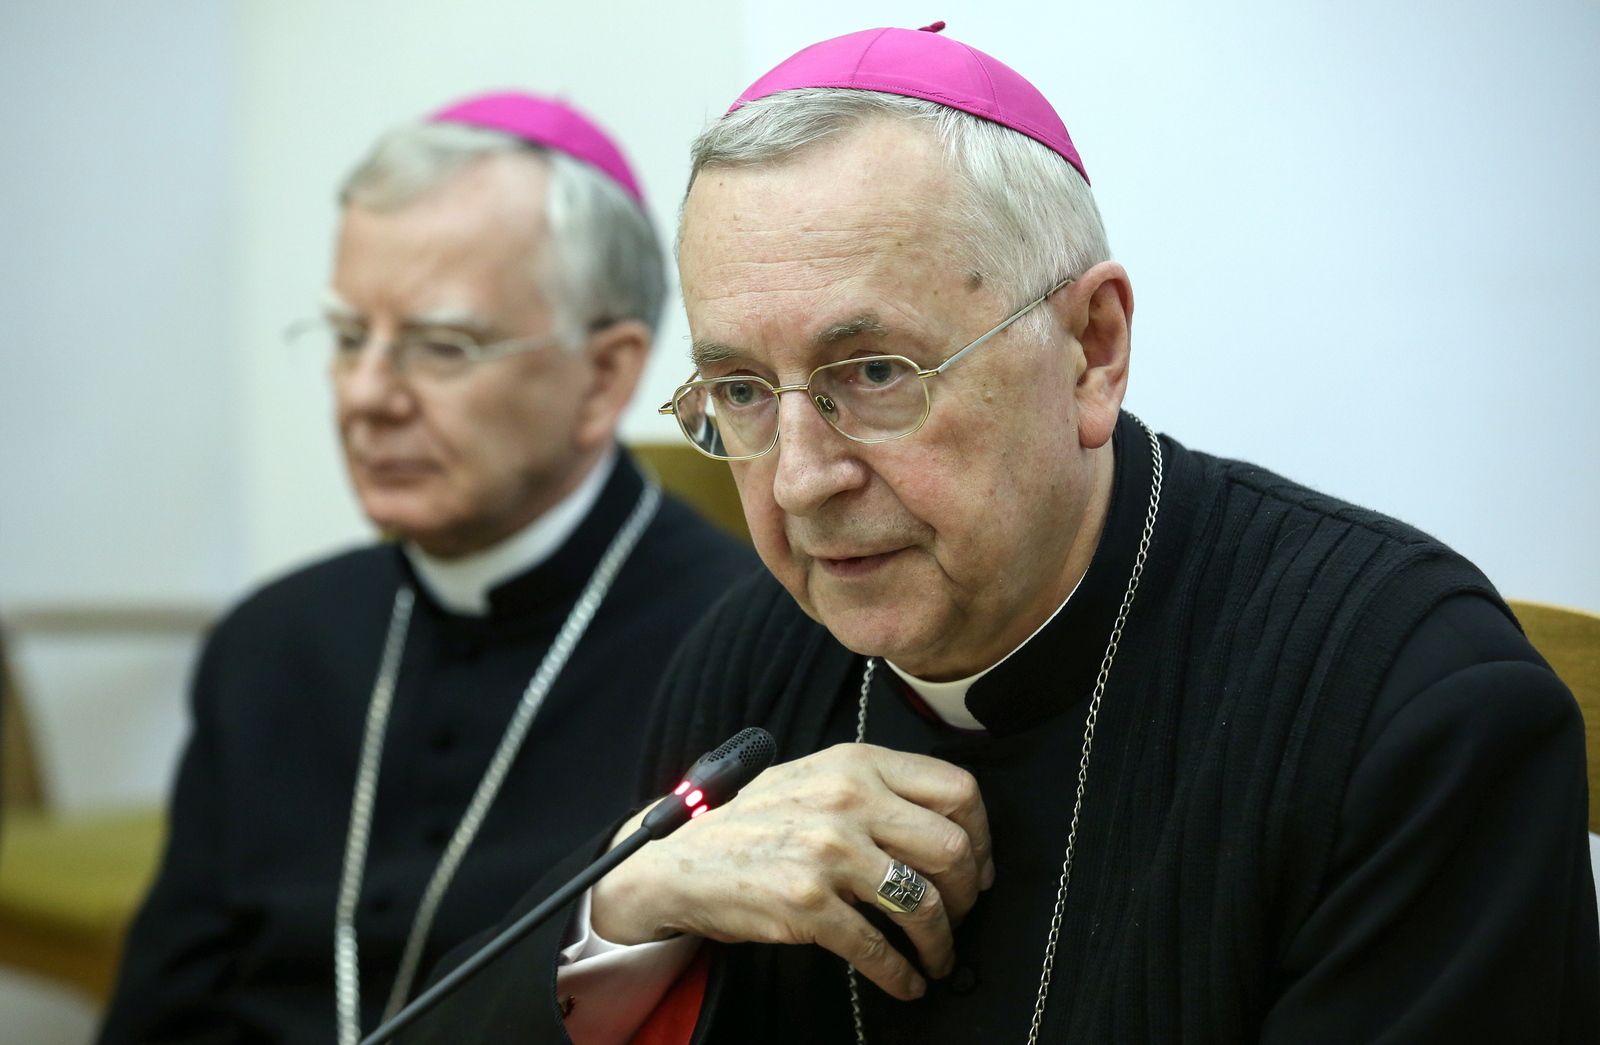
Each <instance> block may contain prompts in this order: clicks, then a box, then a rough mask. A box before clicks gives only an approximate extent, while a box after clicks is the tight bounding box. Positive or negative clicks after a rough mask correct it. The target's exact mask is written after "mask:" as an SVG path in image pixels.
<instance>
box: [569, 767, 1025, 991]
mask: <svg viewBox="0 0 1600 1045" xmlns="http://www.w3.org/2000/svg"><path fill="white" fill-rule="evenodd" d="M642 815H643V814H641V817H642ZM636 826H637V823H636V822H630V823H629V824H628V825H626V826H625V827H624V828H623V829H622V832H621V833H620V834H619V837H620V836H622V835H626V834H627V833H629V832H631V831H632V830H633V829H634V827H636ZM891 857H892V858H894V859H897V860H899V861H901V862H902V863H905V864H908V865H910V866H911V867H912V868H914V869H915V870H917V871H919V872H921V874H922V875H923V876H924V877H926V878H927V879H928V880H929V888H928V891H927V895H926V896H925V897H924V898H923V900H922V903H921V904H920V905H919V906H918V907H917V909H916V911H914V912H912V913H910V914H893V915H890V917H892V918H893V919H894V920H895V921H896V922H898V923H899V924H900V925H901V926H902V927H904V929H905V931H906V935H908V936H909V937H910V938H911V941H912V942H913V943H914V944H915V945H916V948H917V953H918V955H919V956H920V957H921V959H922V966H923V968H924V969H926V970H927V971H928V973H929V974H930V975H932V976H934V977H935V978H937V977H942V976H945V975H948V974H949V972H950V970H951V969H952V968H953V967H954V965H955V953H954V949H953V944H952V940H951V926H952V925H953V924H955V923H959V922H960V920H961V918H962V917H964V916H965V915H966V913H967V911H969V910H971V908H972V905H973V903H975V902H976V901H977V898H978V892H979V890H982V889H987V888H988V887H989V885H990V884H991V883H992V882H993V881H994V863H993V861H992V860H991V859H990V848H989V824H988V818H987V816H986V814H985V812H984V808H983V799H982V797H981V796H980V795H979V794H978V785H977V782H976V781H975V780H973V778H972V775H971V774H970V773H967V772H966V771H964V770H962V769H958V768H957V767H955V766H952V765H950V764H949V763H948V762H941V761H939V760H938V759H934V758H927V757H925V756H922V755H908V754H903V753H901V752H898V751H890V750H888V749H887V748H881V747H874V746H871V745H868V744H840V745H838V746H837V747H833V748H830V749H828V750H826V751H820V752H818V753H816V754H814V755H808V756H807V757H805V758H802V759H797V760H796V761H794V762H787V763H784V764H783V765H778V766H773V767H772V768H771V769H768V770H767V771H766V772H764V773H762V774H761V775H760V776H758V777H756V779H755V780H753V781H751V782H750V783H749V784H748V785H747V786H746V787H745V788H744V790H743V791H741V792H740V793H739V795H738V797H736V798H735V799H734V800H733V801H732V802H730V803H728V804H727V805H725V806H723V807H722V808H720V809H714V810H712V811H711V812H709V813H706V814H705V815H703V816H700V817H697V818H696V819H694V820H692V821H690V822H689V823H688V824H685V825H684V826H683V827H681V828H679V829H678V831H677V832H676V833H674V834H672V835H669V836H668V837H667V838H664V839H662V840H661V841H659V842H652V843H651V844H650V845H647V846H645V847H644V849H642V850H640V851H639V852H638V853H637V854H635V855H634V856H632V857H631V858H629V859H628V860H627V861H626V862H624V863H623V864H622V865H621V866H619V867H618V868H617V869H616V870H615V871H613V872H611V874H609V875H607V876H606V877H605V878H603V879H601V880H600V883H599V884H598V885H597V886H595V889H594V894H593V926H594V929H595V931H596V932H597V933H599V935H600V936H602V937H603V938H605V939H607V940H611V941H613V942H616V943H644V942H646V941H649V940H660V939H665V938H667V937H669V936H672V935H674V934H675V933H687V934H690V935H694V936H703V937H707V938H709V939H713V940H720V941H723V942H725V943H734V942H757V943H791V944H794V943H815V944H818V945H820V946H822V947H826V948H827V949H828V950H830V951H832V952H833V953H835V954H837V955H839V956H840V957H841V958H843V959H845V960H846V961H848V962H849V963H850V964H851V965H854V966H855V967H856V969H857V971H859V972H860V973H861V974H862V975H863V976H865V977H867V978H868V979H869V980H871V981H872V982H873V983H876V984H877V985H878V986H880V987H882V988H883V989H884V990H885V991H887V992H888V993H889V994H891V995H893V996H895V997H896V998H901V999H911V998H917V997H920V996H921V995H922V993H923V991H924V990H926V988H927V984H926V983H924V982H923V979H922V977H921V976H920V975H918V974H917V971H916V969H915V968H913V966H912V965H911V963H910V962H909V961H907V960H906V958H905V957H904V956H903V955H901V954H900V953H899V952H898V951H896V950H895V949H894V948H893V947H891V946H890V945H889V942H888V940H886V939H885V938H884V936H883V934H882V933H880V932H879V931H878V930H877V929H875V928H873V926H872V923H870V922H869V921H867V919H866V918H864V917H862V915H861V914H860V912H858V911H857V910H856V909H855V907H854V905H855V904H856V903H858V902H863V903H873V902H875V898H876V896H877V892H878V884H879V883H880V882H882V881H883V876H884V873H885V871H887V870H888V867H889V860H890V858H891Z"/></svg>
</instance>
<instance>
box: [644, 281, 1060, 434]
mask: <svg viewBox="0 0 1600 1045" xmlns="http://www.w3.org/2000/svg"><path fill="white" fill-rule="evenodd" d="M1071 282H1072V277H1070V276H1069V277H1067V278H1066V279H1063V280H1062V281H1061V282H1059V283H1057V284H1056V285H1055V286H1053V287H1051V288H1050V289H1049V290H1047V291H1045V292H1044V293H1043V294H1041V295H1039V296H1038V297H1037V298H1034V299H1033V300H1032V301H1030V302H1028V303H1027V304H1026V305H1024V306H1022V307H1021V308H1019V309H1017V311H1015V312H1013V313H1012V314H1011V315H1009V316H1007V317H1006V318H1005V319H1003V320H1001V321H1000V323H998V324H997V325H996V326H995V327H994V328H993V329H991V330H989V331H988V332H986V333H985V334H984V335H983V336H982V337H979V338H978V339H977V340H976V341H974V342H972V343H971V344H969V345H967V346H966V347H965V348H963V349H961V350H960V351H959V352H957V353H955V354H954V355H952V356H950V358H948V359H946V360H945V361H944V362H943V363H940V364H939V365H938V366H936V367H932V368H929V369H922V368H920V367H918V366H917V364H916V363H914V362H912V361H911V360H909V359H907V358H906V357H905V356H890V355H884V356H862V357H859V358H856V359H841V360H839V361H838V362H837V363H824V364H823V365H822V366H819V367H817V368H816V369H815V370H813V371H811V375H810V376H809V377H807V378H806V382H805V384H803V385H773V384H772V383H771V382H769V381H767V380H765V379H763V378H759V377H755V376H752V375H748V374H735V375H733V376H731V377H711V378H705V379H704V380H700V381H690V382H689V383H688V384H685V385H682V386H680V387H679V388H678V390H677V391H676V392H674V393H672V399H671V401H670V402H667V403H666V404H664V405H663V406H662V407H661V413H663V414H672V415H673V416H675V417H677V419H678V427H679V428H680V429H682V430H683V434H684V437H685V438H686V439H688V440H689V443H690V445H692V446H693V447H694V448H695V449H696V450H699V451H700V452H701V453H703V454H705V455H706V456H707V457H712V458H715V459H717V460H719V461H748V460H750V459H751V458H755V457H760V456H761V455H762V454H764V453H767V452H768V451H770V450H771V449H772V448H773V447H774V446H777V445H778V397H779V396H780V395H782V394H783V393H785V392H805V394H806V398H807V399H809V400H810V401H811V405H812V406H814V407H816V409H817V412H818V413H819V414H821V415H822V417H823V420H825V421H827V422H828V424H830V425H832V426H833V428H834V430H835V431H836V432H838V433H839V434H840V435H842V436H844V437H845V438H846V439H853V440H855V441H856V442H858V443H883V442H887V441H889V440H890V439H903V438H904V437H906V436H908V435H911V434H912V433H913V432H915V431H917V430H918V429H920V428H921V427H922V426H923V425H924V424H925V423H927V420H928V412H929V410H930V409H931V408H932V406H931V404H932V398H931V396H930V394H929V391H928V382H929V381H931V380H933V379H934V378H936V377H938V376H939V375H940V374H943V373H944V372H945V371H946V370H949V369H950V368H951V367H952V366H954V365H955V364H956V362H957V361H959V360H961V359H962V358H964V357H965V356H966V355H967V354H968V353H970V352H972V351H973V350H974V349H976V348H977V347H978V346H979V345H982V344H984V343H985V342H987V341H988V340H989V339H990V338H993V337H995V336H996V335H998V334H1000V333H1001V332H1002V331H1004V330H1005V329H1006V328H1007V327H1009V326H1010V325H1011V324H1013V323H1015V322H1016V321H1017V320H1019V319H1021V318H1022V317H1023V316H1025V315H1027V314H1028V313H1029V312H1032V311H1033V310H1034V309H1035V308H1038V307H1039V306H1040V305H1041V304H1043V303H1044V302H1045V301H1046V300H1047V299H1048V298H1049V297H1050V295H1052V294H1054V293H1055V292H1056V291H1058V290H1060V289H1061V288H1062V287H1064V286H1066V285H1067V284H1068V283H1071Z"/></svg>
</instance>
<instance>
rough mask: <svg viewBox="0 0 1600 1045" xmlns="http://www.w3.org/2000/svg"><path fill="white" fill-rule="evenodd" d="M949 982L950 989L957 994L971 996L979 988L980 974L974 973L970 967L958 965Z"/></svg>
mask: <svg viewBox="0 0 1600 1045" xmlns="http://www.w3.org/2000/svg"><path fill="white" fill-rule="evenodd" d="M948 982H949V984H950V989H951V990H952V991H955V992H956V993H957V994H971V993H972V992H973V990H974V989H975V988H976V987H977V986H978V974H977V973H975V972H973V971H972V966H970V965H958V966H956V971H955V972H953V973H951V974H950V979H949V981H948Z"/></svg>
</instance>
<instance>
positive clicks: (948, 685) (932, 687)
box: [884, 577, 1083, 730]
mask: <svg viewBox="0 0 1600 1045" xmlns="http://www.w3.org/2000/svg"><path fill="white" fill-rule="evenodd" d="M1082 584H1083V578H1082V577H1079V578H1078V583H1077V584H1074V585H1073V586H1072V590H1071V591H1070V592H1068V593H1067V597H1066V598H1065V599H1063V600H1062V602H1061V605H1059V606H1057V607H1056V611H1055V612H1054V613H1052V614H1050V616H1049V617H1048V618H1046V620H1045V622H1044V623H1043V624H1041V625H1039V626H1038V627H1037V628H1034V629H1033V634H1032V635H1029V636H1028V637H1027V638H1025V639H1023V640H1022V642H1021V643H1020V644H1019V645H1018V646H1017V649H1014V650H1012V651H1011V652H1010V653H1007V654H1006V655H1005V656H1003V657H1001V658H1000V659H999V660H997V661H995V662H994V663H993V664H991V665H989V666H988V667H987V668H984V669H983V670H982V671H980V672H978V673H977V674H976V675H968V676H967V677H966V678H964V679H956V680H955V681H954V682H929V681H927V680H926V679H919V678H917V677H916V676H915V675H912V674H910V673H908V672H906V671H904V670H903V669H901V667H900V666H899V665H898V664H896V663H895V662H894V661H892V660H885V661H884V663H885V664H887V665H889V667H890V668H891V669H892V670H893V671H894V673H895V674H896V675H899V676H900V677H901V678H902V679H904V680H905V684H906V685H908V686H910V687H911V689H912V690H913V691H914V692H915V693H916V694H917V696H919V697H921V698H922V700H923V703H925V704H927V705H928V707H929V708H931V709H933V713H934V714H935V715H938V716H939V719H940V721H942V722H943V723H944V724H945V725H947V726H954V727H955V728H956V729H968V730H982V729H985V728H986V727H985V726H984V724H983V723H982V722H979V721H978V720H977V719H976V718H974V717H973V715H972V712H970V711H968V710H967V690H969V689H971V688H972V684H973V683H974V682H976V681H978V680H979V679H981V678H983V677H984V676H985V675H987V674H989V672H991V671H993V670H994V669H995V668H998V667H999V666H1000V665H1002V664H1004V663H1005V662H1006V661H1008V660H1010V659H1011V658H1012V657H1013V656H1015V655H1016V652H1017V650H1019V649H1021V648H1022V647H1023V646H1026V645H1027V644H1028V643H1030V642H1032V641H1033V640H1034V638H1035V637H1036V636H1037V635H1038V634H1039V633H1040V632H1041V631H1043V630H1044V629H1045V628H1047V627H1049V626H1050V622H1051V621H1053V620H1055V619H1056V618H1057V617H1058V616H1060V615H1061V611H1062V610H1064V609H1066V608H1067V603H1069V602H1071V601H1072V597H1073V596H1074V595H1076V594H1077V593H1078V588H1079V586H1081V585H1082Z"/></svg>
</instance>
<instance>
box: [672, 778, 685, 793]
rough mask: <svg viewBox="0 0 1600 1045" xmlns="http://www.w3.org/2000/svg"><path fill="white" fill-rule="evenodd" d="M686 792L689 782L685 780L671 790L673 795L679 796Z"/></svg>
mask: <svg viewBox="0 0 1600 1045" xmlns="http://www.w3.org/2000/svg"><path fill="white" fill-rule="evenodd" d="M687 790H689V781H687V780H685V781H684V782H683V783H681V784H679V785H678V786H677V787H675V788H673V790H672V793H673V794H675V795H681V794H683V793H684V792H685V791H687Z"/></svg>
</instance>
